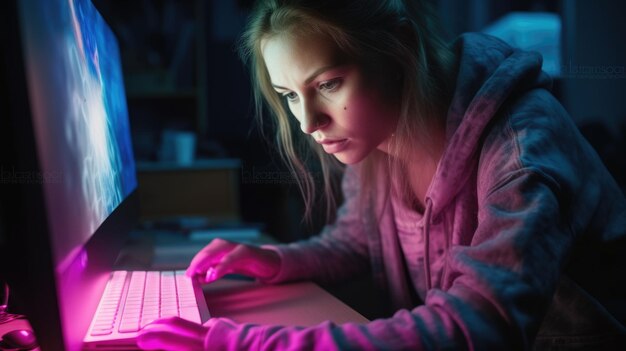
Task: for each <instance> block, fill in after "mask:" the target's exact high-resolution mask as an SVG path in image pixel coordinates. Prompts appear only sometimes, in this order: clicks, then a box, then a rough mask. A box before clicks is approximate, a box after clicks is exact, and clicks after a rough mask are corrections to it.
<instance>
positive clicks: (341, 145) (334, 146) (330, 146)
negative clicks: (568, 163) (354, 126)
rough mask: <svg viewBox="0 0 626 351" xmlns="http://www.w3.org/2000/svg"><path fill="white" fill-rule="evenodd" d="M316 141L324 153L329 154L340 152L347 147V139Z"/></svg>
mask: <svg viewBox="0 0 626 351" xmlns="http://www.w3.org/2000/svg"><path fill="white" fill-rule="evenodd" d="M316 141H317V142H318V143H320V144H321V145H322V147H323V148H324V151H326V153H329V154H334V153H337V152H340V151H342V150H343V149H345V148H346V146H348V139H322V140H316Z"/></svg>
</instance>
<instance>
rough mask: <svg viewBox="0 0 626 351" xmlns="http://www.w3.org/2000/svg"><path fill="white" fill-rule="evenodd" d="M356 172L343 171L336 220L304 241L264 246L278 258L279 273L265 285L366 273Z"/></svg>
mask: <svg viewBox="0 0 626 351" xmlns="http://www.w3.org/2000/svg"><path fill="white" fill-rule="evenodd" d="M358 187H359V183H358V176H357V170H356V169H354V167H352V166H348V167H346V170H345V173H344V176H343V179H342V191H343V195H344V202H343V204H342V206H341V207H340V208H339V209H338V212H337V219H336V221H335V222H334V223H333V224H330V225H326V226H325V227H324V229H323V230H322V232H321V233H320V234H319V235H317V236H315V237H312V238H310V239H308V240H304V241H299V242H295V243H291V244H284V245H265V246H263V247H264V248H269V249H271V250H274V251H275V252H276V253H278V255H279V256H280V258H281V268H280V271H279V273H278V274H277V275H276V276H275V277H273V278H272V279H270V280H264V282H266V283H279V282H284V281H290V280H314V281H318V282H336V281H339V280H341V279H342V278H345V277H354V276H356V275H359V274H365V273H366V272H367V271H368V269H369V251H368V245H367V235H366V233H365V231H364V229H363V222H362V219H361V217H360V215H359V213H360V212H361V211H360V205H359V199H358Z"/></svg>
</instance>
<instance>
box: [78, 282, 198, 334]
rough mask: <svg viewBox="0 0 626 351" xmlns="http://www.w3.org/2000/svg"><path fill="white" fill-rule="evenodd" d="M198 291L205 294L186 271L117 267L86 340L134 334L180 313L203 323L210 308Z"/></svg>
mask: <svg viewBox="0 0 626 351" xmlns="http://www.w3.org/2000/svg"><path fill="white" fill-rule="evenodd" d="M198 292H199V294H200V295H201V294H202V292H201V289H199V286H197V285H196V284H194V283H193V281H192V280H191V278H189V277H187V276H186V275H185V271H114V272H112V273H111V276H110V278H109V281H108V282H107V285H106V287H105V289H104V292H103V294H102V298H101V299H100V303H99V305H98V308H97V309H96V313H95V315H94V317H93V320H92V323H91V326H90V327H89V330H88V332H87V336H86V337H85V341H86V342H87V341H96V340H111V339H123V338H134V337H135V336H136V334H137V332H138V331H139V330H140V329H141V328H143V327H144V326H146V325H147V324H149V323H150V322H152V321H154V320H156V319H159V318H166V317H172V316H178V317H181V318H184V319H187V320H190V321H192V322H196V323H202V322H203V320H206V319H207V317H208V310H207V309H206V305H199V299H197V298H196V296H198ZM200 300H201V303H202V304H204V299H203V298H201V299H200ZM203 311H206V314H205V313H204V312H203ZM203 317H204V318H203Z"/></svg>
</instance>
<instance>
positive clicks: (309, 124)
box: [300, 106, 330, 134]
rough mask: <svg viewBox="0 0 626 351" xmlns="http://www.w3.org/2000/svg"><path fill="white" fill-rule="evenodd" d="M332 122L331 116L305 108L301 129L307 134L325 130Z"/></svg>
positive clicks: (317, 110)
mask: <svg viewBox="0 0 626 351" xmlns="http://www.w3.org/2000/svg"><path fill="white" fill-rule="evenodd" d="M329 122H330V116H328V115H327V114H325V113H323V112H322V111H320V110H319V109H316V108H312V107H308V106H305V107H304V109H303V111H302V118H301V119H300V129H302V132H304V133H306V134H312V133H313V132H315V131H317V130H319V129H322V128H324V127H325V126H326V125H328V123H329Z"/></svg>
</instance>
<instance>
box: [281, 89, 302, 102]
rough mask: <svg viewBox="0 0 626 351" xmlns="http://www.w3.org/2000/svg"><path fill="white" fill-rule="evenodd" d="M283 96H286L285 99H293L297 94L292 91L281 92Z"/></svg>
mask: <svg viewBox="0 0 626 351" xmlns="http://www.w3.org/2000/svg"><path fill="white" fill-rule="evenodd" d="M283 96H284V97H285V98H287V100H289V101H295V100H296V99H297V98H298V94H296V93H294V92H293V91H292V92H289V93H285V94H283Z"/></svg>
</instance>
